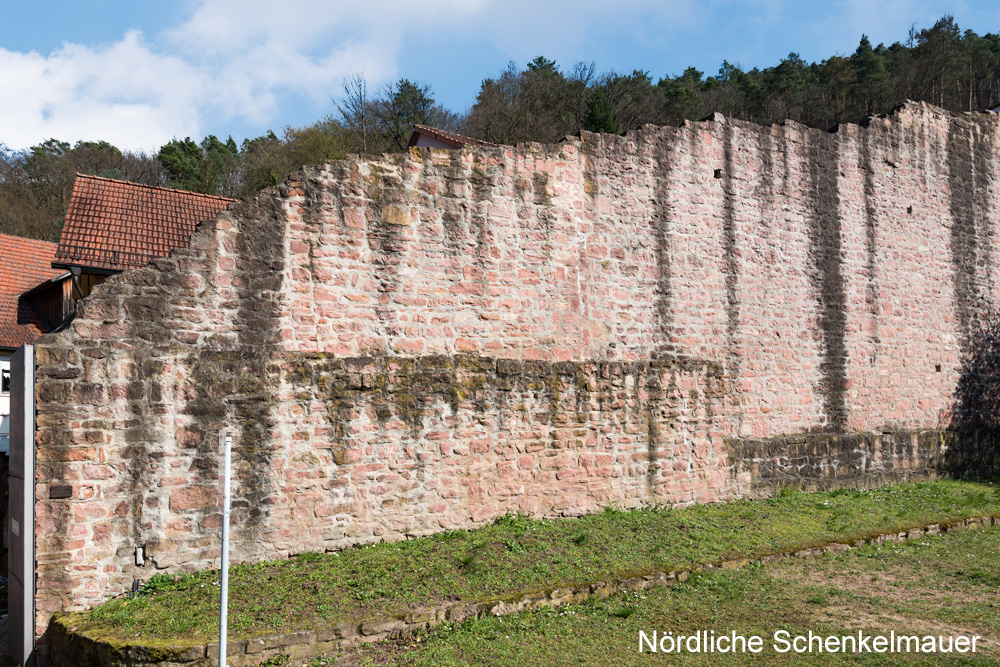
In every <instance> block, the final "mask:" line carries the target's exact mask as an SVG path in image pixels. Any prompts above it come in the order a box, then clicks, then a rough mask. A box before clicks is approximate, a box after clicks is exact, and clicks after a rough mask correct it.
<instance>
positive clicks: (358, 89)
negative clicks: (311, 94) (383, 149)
mask: <svg viewBox="0 0 1000 667" xmlns="http://www.w3.org/2000/svg"><path fill="white" fill-rule="evenodd" d="M333 103H334V104H335V105H336V107H337V111H339V112H340V116H341V118H342V119H343V123H344V125H345V126H347V127H348V128H350V129H351V130H352V131H353V132H355V133H356V134H357V135H358V139H359V142H360V146H359V148H360V151H361V152H362V153H367V152H368V144H369V140H370V135H371V132H372V127H373V124H374V115H375V114H374V109H373V102H372V100H371V98H369V97H368V81H367V80H366V79H365V75H364V73H363V72H355V73H354V74H352V75H350V76H349V77H347V78H346V79H344V95H343V97H341V98H339V99H337V98H334V100H333Z"/></svg>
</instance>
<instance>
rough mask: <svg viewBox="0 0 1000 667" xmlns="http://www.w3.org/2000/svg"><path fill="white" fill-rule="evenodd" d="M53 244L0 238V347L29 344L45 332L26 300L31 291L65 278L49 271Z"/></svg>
mask: <svg viewBox="0 0 1000 667" xmlns="http://www.w3.org/2000/svg"><path fill="white" fill-rule="evenodd" d="M55 255H56V244H55V243H48V242H47V241H36V240H35V239H23V238H21V237H19V236H8V235H7V234H0V347H18V346H20V345H21V344H22V343H33V342H34V341H35V339H36V338H38V337H39V336H40V335H41V334H43V333H46V332H47V331H48V330H49V329H48V327H47V326H46V325H45V323H44V321H43V320H42V318H41V316H39V314H38V312H37V311H36V310H35V309H34V308H33V307H32V306H31V304H30V303H29V302H28V300H27V299H19V298H18V297H19V296H20V295H21V294H24V293H25V292H27V291H28V290H30V289H32V288H33V287H37V286H38V285H40V284H41V283H43V282H45V281H47V280H52V279H53V278H58V277H59V276H61V275H64V274H66V270H65V269H53V268H52V260H53V258H54V257H55Z"/></svg>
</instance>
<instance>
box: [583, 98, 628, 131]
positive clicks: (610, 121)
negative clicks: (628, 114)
mask: <svg viewBox="0 0 1000 667" xmlns="http://www.w3.org/2000/svg"><path fill="white" fill-rule="evenodd" d="M583 129H585V130H587V131H588V132H605V133H607V134H618V132H619V130H620V127H619V125H618V119H617V118H616V117H615V108H614V107H613V106H611V101H610V100H609V99H608V98H607V96H606V95H605V94H604V93H603V92H602V91H600V90H595V91H594V92H593V93H592V94H591V95H590V100H589V101H588V102H587V116H586V118H585V119H584V123H583Z"/></svg>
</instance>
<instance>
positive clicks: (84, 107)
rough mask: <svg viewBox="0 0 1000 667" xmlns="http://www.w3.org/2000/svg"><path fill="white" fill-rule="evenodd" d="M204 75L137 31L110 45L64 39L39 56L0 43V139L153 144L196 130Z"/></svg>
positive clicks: (18, 142) (14, 143) (134, 145)
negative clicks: (158, 49) (3, 101)
mask: <svg viewBox="0 0 1000 667" xmlns="http://www.w3.org/2000/svg"><path fill="white" fill-rule="evenodd" d="M206 84H207V79H206V77H205V76H204V75H203V74H202V73H201V72H199V71H197V70H196V69H194V68H192V67H191V66H190V65H189V64H188V63H186V62H184V61H183V60H182V59H179V58H176V57H173V56H167V55H162V54H158V53H156V52H154V51H153V50H152V49H151V48H150V47H149V45H148V44H146V43H145V42H144V41H143V39H142V35H141V34H140V33H138V32H129V33H126V34H125V35H124V36H123V37H122V39H121V40H120V41H118V42H115V43H113V44H110V45H102V46H98V47H89V46H82V45H78V44H67V45H64V46H63V47H61V48H60V49H59V50H57V51H55V52H53V53H51V54H49V55H48V56H42V55H40V54H38V53H34V52H32V53H18V52H14V51H7V50H5V49H0V90H3V91H4V97H5V98H6V100H7V103H6V104H3V105H0V132H2V134H0V141H3V142H4V143H6V144H7V145H9V146H11V147H12V148H24V147H26V146H29V145H32V144H34V143H37V142H39V141H42V140H44V139H47V138H49V137H55V138H59V139H63V140H71V141H76V140H80V139H84V140H94V139H105V140H107V141H110V142H112V143H115V144H117V145H119V146H123V147H130V148H152V147H158V146H159V145H160V144H162V143H163V142H164V141H167V140H169V139H170V137H171V136H173V135H174V134H182V133H187V134H192V135H194V134H197V132H198V129H199V127H200V123H199V116H198V111H197V100H198V99H199V98H201V97H202V96H203V95H204V93H205V88H206Z"/></svg>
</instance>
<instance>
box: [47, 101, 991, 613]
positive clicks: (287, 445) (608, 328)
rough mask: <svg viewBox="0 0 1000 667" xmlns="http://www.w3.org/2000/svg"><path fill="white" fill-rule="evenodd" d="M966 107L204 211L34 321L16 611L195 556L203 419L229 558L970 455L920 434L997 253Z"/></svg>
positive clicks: (293, 190)
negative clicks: (24, 539)
mask: <svg viewBox="0 0 1000 667" xmlns="http://www.w3.org/2000/svg"><path fill="white" fill-rule="evenodd" d="M997 132H998V123H997V121H996V119H995V117H994V116H988V115H964V116H961V117H955V116H950V115H947V114H946V113H944V112H943V111H940V110H937V109H934V108H931V107H926V106H923V105H907V106H904V107H903V108H901V109H900V110H898V111H897V112H896V113H894V114H893V115H892V116H890V117H887V118H878V119H873V120H872V122H871V124H870V125H869V126H867V127H864V128H862V127H857V126H846V127H841V128H839V129H838V130H837V131H835V132H829V133H827V132H820V131H816V130H809V129H807V128H805V127H802V126H800V125H797V124H794V123H786V124H784V125H781V126H773V127H769V128H764V127H758V126H755V125H751V124H747V123H741V122H736V121H732V120H728V119H724V118H722V117H721V116H716V117H714V118H712V119H710V120H707V121H705V122H701V123H688V124H685V125H684V126H683V127H680V128H661V127H646V128H644V129H643V130H641V131H639V132H634V133H630V134H629V135H627V136H624V137H614V136H607V135H592V134H586V133H585V134H584V135H583V137H582V138H580V139H575V140H568V141H566V142H565V143H562V144H558V145H553V146H540V145H528V146H524V147H518V148H517V149H515V148H509V147H507V148H482V149H475V150H469V149H465V150H462V151H448V150H439V149H414V150H412V151H411V152H410V153H409V154H407V155H402V156H384V157H381V158H373V157H365V158H352V159H348V160H346V161H342V162H337V163H330V164H327V165H324V166H322V167H314V168H308V169H305V170H303V171H302V172H301V173H299V174H297V175H296V176H294V177H293V178H292V179H290V180H289V181H288V182H286V183H285V185H283V186H281V187H280V188H278V189H275V190H272V191H267V192H265V193H263V194H261V195H260V196H259V197H258V198H257V199H255V200H253V201H245V202H240V203H238V204H235V205H234V206H233V207H231V208H230V210H229V211H227V212H225V213H223V214H222V215H220V217H219V218H218V219H217V220H215V221H213V222H210V223H206V224H204V225H203V226H202V227H201V228H200V229H199V231H198V232H197V233H196V234H195V237H194V239H193V241H192V245H191V248H189V249H185V250H181V251H176V252H174V253H173V254H172V255H171V256H170V257H169V258H167V259H163V260H158V261H156V262H154V263H153V264H152V265H151V266H149V267H147V268H145V269H141V270H137V271H130V272H127V273H125V274H122V275H119V276H117V277H115V278H112V279H111V280H109V281H108V282H107V283H105V284H104V285H101V286H99V287H97V288H96V289H95V291H94V293H93V294H92V295H91V296H90V297H88V299H86V300H85V301H83V302H81V304H80V307H79V310H78V315H77V318H76V320H75V321H74V322H73V324H72V326H71V327H70V328H69V329H68V330H66V331H64V332H62V333H60V334H55V335H49V336H45V337H43V338H42V339H41V340H40V341H39V342H38V363H39V368H38V384H37V390H38V397H39V400H38V436H37V443H38V462H39V463H38V465H39V467H38V486H37V493H38V505H37V516H38V532H37V544H38V561H39V577H38V609H39V617H38V622H39V632H41V631H43V630H44V627H45V626H46V624H47V621H48V618H49V616H50V615H51V613H52V612H53V611H55V610H57V609H79V608H83V607H87V606H91V605H94V604H97V603H99V602H101V601H103V600H104V599H106V598H108V597H109V596H111V595H115V594H118V593H120V592H122V591H124V590H126V589H127V588H129V586H130V585H131V584H132V581H133V580H134V579H146V578H148V577H149V576H150V574H151V573H152V572H153V571H155V570H156V569H167V570H170V571H177V570H184V569H193V568H202V567H211V566H213V565H217V563H218V555H219V545H218V541H219V540H218V528H219V525H220V510H219V483H218V460H219V459H218V431H219V429H220V428H223V427H226V428H229V429H230V430H231V431H232V432H233V433H234V435H235V466H236V475H235V488H234V493H235V500H234V505H233V506H234V527H233V551H234V556H235V558H236V559H237V560H239V559H257V558H270V557H282V556H286V555H288V554H290V553H295V552H301V551H307V550H322V549H337V548H341V547H344V546H347V545H351V544H359V543H364V542H371V541H376V540H381V539H402V538H404V537H406V536H409V535H419V534H425V533H428V532H432V531H435V530H440V529H444V528H464V527H472V526H475V525H478V524H481V523H483V522H485V521H488V520H490V519H491V518H493V517H495V516H497V515H498V514H501V513H504V512H508V511H511V512H527V513H529V514H532V515H534V516H554V515H573V514H579V513H583V512H590V511H595V510H598V509H600V508H602V507H603V506H606V505H608V504H616V505H621V506H626V507H635V506H642V505H649V504H655V503H667V504H675V505H685V504H690V503H695V502H712V501H720V500H728V499H733V498H739V497H747V496H752V495H762V494H768V493H773V492H775V491H777V490H779V489H780V488H782V487H783V486H786V485H789V484H793V485H797V486H804V487H819V486H830V485H839V484H858V485H870V484H875V483H880V482H884V481H890V480H893V479H908V478H913V477H921V476H927V475H932V474H934V473H935V471H936V470H938V469H939V468H941V467H942V466H943V465H944V464H945V462H946V461H947V460H949V459H948V456H949V453H948V452H949V451H951V452H952V454H951V459H950V460H952V461H956V460H961V461H967V462H968V461H982V460H984V459H983V458H982V457H978V458H977V457H976V456H971V455H970V456H964V457H959V458H955V456H954V454H955V452H956V451H958V450H959V449H960V447H959V446H957V445H956V444H955V439H954V437H953V436H952V435H947V436H943V435H942V433H941V430H942V429H945V428H947V427H948V426H949V425H950V424H951V414H952V412H953V410H954V405H953V401H954V398H953V395H954V388H955V385H956V382H957V379H958V377H959V374H960V373H961V372H962V369H961V357H962V352H963V346H967V345H969V344H971V343H970V339H971V336H972V333H971V332H972V331H974V327H975V322H976V316H977V313H978V312H979V310H980V309H981V308H982V307H983V306H984V305H988V304H989V303H990V295H991V290H992V286H993V285H994V284H995V281H996V280H997V278H998V271H1000V266H998V263H997V261H996V259H995V257H996V249H997V243H998V235H997V233H996V226H995V224H994V222H993V220H994V217H995V214H996V209H997V205H998V196H1000V195H998V193H997V176H996V173H995V172H996V166H995V159H994V157H995V153H994V150H993V146H994V142H995V140H996V136H997ZM56 486H61V487H65V486H71V487H72V495H71V497H70V498H50V495H56V496H62V495H64V494H62V493H58V494H52V489H53V487H56ZM139 546H141V547H143V548H144V549H145V551H146V554H147V558H148V564H147V566H146V567H144V568H140V567H136V566H135V565H134V562H133V554H134V550H135V548H136V547H139Z"/></svg>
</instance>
